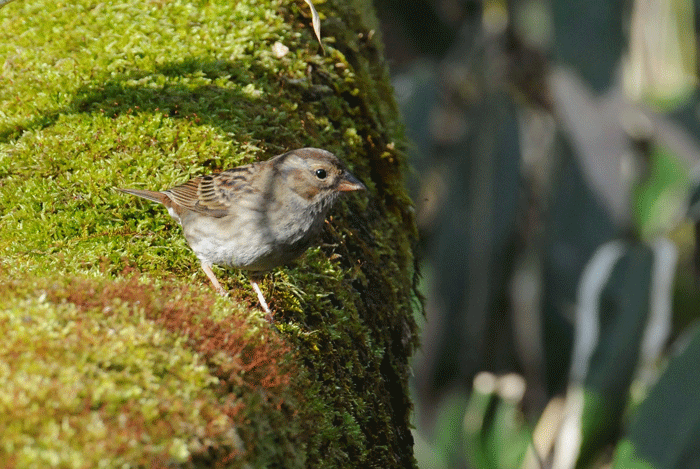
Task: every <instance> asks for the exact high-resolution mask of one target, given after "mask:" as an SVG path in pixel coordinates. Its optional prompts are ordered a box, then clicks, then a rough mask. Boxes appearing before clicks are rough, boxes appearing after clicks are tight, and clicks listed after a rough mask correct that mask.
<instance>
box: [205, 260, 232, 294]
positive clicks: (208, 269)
mask: <svg viewBox="0 0 700 469" xmlns="http://www.w3.org/2000/svg"><path fill="white" fill-rule="evenodd" d="M202 270H204V273H205V274H207V277H209V280H211V283H212V284H213V285H214V289H215V290H216V292H217V293H218V294H219V295H221V296H226V295H228V293H226V290H224V289H223V287H222V286H221V284H220V283H219V281H218V280H217V279H216V275H214V272H212V270H211V266H210V265H208V264H204V263H202Z"/></svg>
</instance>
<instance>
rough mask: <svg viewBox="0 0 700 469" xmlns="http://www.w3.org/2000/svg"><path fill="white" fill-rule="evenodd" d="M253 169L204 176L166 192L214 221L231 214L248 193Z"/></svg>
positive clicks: (240, 169)
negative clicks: (232, 209) (250, 174)
mask: <svg viewBox="0 0 700 469" xmlns="http://www.w3.org/2000/svg"><path fill="white" fill-rule="evenodd" d="M248 174H249V168H248V167H246V166H240V167H238V168H233V169H229V170H227V171H223V172H221V173H219V174H215V175H210V176H201V177H196V178H194V179H191V180H189V181H188V182H186V183H185V184H183V185H181V186H177V187H173V188H172V189H169V190H167V191H165V192H166V193H167V194H168V195H169V196H170V197H171V198H172V199H173V201H175V202H176V203H177V204H179V205H181V206H183V207H185V208H187V209H189V210H192V211H195V212H198V213H201V214H203V215H208V216H210V217H216V218H220V217H224V216H226V215H229V214H230V213H231V207H232V206H233V205H234V204H236V202H237V199H238V198H239V197H240V196H241V194H244V193H248V192H249V189H250V184H249V183H248V181H247V177H248Z"/></svg>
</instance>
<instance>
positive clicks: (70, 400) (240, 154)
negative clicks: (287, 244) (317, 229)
mask: <svg viewBox="0 0 700 469" xmlns="http://www.w3.org/2000/svg"><path fill="white" fill-rule="evenodd" d="M315 3H316V7H317V9H318V10H319V13H320V14H321V17H322V28H323V38H324V44H325V46H326V54H325V55H320V47H319V46H318V43H317V42H316V39H315V38H314V36H313V32H312V30H311V27H310V23H311V19H310V14H309V10H308V7H307V6H306V4H305V3H304V2H303V1H302V0H296V1H282V0H280V1H273V2H259V1H257V0H255V1H253V0H246V1H238V2H227V1H213V2H186V1H184V0H173V1H160V0H152V1H147V2H143V1H141V0H139V1H134V0H125V1H124V2H121V3H119V2H118V3H99V2H91V1H89V0H78V1H76V2H70V3H60V2H50V1H47V0H22V1H16V2H12V3H10V4H8V5H7V6H6V7H4V8H2V9H0V57H2V58H3V59H2V60H4V62H3V63H2V64H1V65H2V67H0V252H1V253H2V254H1V255H0V256H1V257H0V274H1V275H2V276H3V278H4V279H6V282H3V283H0V294H2V295H3V297H4V298H5V301H4V302H3V306H2V307H0V328H2V332H3V334H4V336H6V337H9V339H8V340H7V341H5V343H4V344H3V346H2V348H1V349H0V350H2V352H1V354H0V374H2V377H3V382H7V383H10V384H9V385H8V386H7V387H3V389H2V391H0V403H2V405H3V409H4V410H5V412H2V413H1V414H0V431H1V432H2V433H3V440H4V441H3V442H2V445H3V446H0V460H3V461H10V462H9V463H8V467H45V466H46V465H47V464H53V465H57V466H59V467H98V466H102V467H122V466H123V465H125V466H126V467H128V466H131V467H136V466H153V465H156V466H157V465H158V464H160V465H174V466H181V467H218V466H220V465H229V466H231V467H370V466H372V467H383V468H391V467H410V466H411V465H413V464H414V461H413V456H412V443H411V441H412V440H411V435H410V432H409V430H408V428H409V422H408V419H409V412H410V409H411V404H410V402H409V400H408V392H407V379H408V365H407V360H408V356H409V355H410V353H411V351H412V349H413V347H414V346H415V340H416V339H415V324H414V322H413V319H412V311H411V309H412V304H411V301H412V298H413V285H414V279H415V271H414V267H413V266H414V262H413V253H412V248H413V244H414V242H415V224H414V216H413V212H412V211H411V209H410V201H409V199H408V197H407V195H406V192H405V189H404V186H403V184H404V179H403V175H404V172H405V154H404V152H403V148H404V146H405V143H404V139H403V135H402V131H401V127H400V125H399V123H398V113H397V109H396V105H395V103H394V100H393V97H392V90H391V86H390V84H389V80H388V75H387V70H386V67H385V64H384V62H383V58H382V56H381V44H380V42H379V38H378V31H377V30H376V27H377V26H376V24H375V21H376V20H375V19H374V17H373V15H372V14H371V13H368V12H371V5H370V2H362V1H359V0H358V1H356V2H346V1H341V0H328V1H326V2H315ZM276 42H280V43H282V44H284V45H285V46H287V47H289V53H288V54H286V55H285V56H283V57H277V56H276V55H275V54H274V52H273V45H274V44H275V43H276ZM303 146H316V147H322V148H326V149H328V150H330V151H332V152H334V153H336V154H337V155H338V156H339V157H341V159H343V160H344V161H345V162H347V164H348V166H349V167H350V169H351V171H352V172H353V173H354V174H355V175H357V176H358V177H360V178H361V179H362V180H363V182H365V184H366V185H367V187H368V189H369V190H368V191H367V193H363V194H354V195H352V196H351V197H349V198H346V199H344V200H343V201H341V202H340V203H339V204H338V206H337V207H336V209H335V210H334V211H333V212H332V215H331V217H330V219H329V222H330V223H328V224H327V227H326V229H325V231H324V232H323V235H322V239H321V240H320V246H319V247H316V248H312V249H310V250H309V251H308V252H307V253H306V254H305V255H304V256H302V258H301V259H300V260H299V261H298V262H295V263H294V264H292V265H290V266H287V267H283V268H280V269H277V270H276V271H275V272H274V273H273V274H272V275H271V276H269V277H268V278H267V279H266V280H265V281H264V282H263V290H264V291H265V293H266V296H267V297H268V298H269V299H270V303H271V306H272V308H273V309H274V310H275V312H276V321H277V323H276V327H277V329H276V330H272V329H270V328H269V327H267V326H266V325H265V324H264V323H263V322H261V319H260V314H259V311H258V309H257V307H256V301H255V297H254V295H253V294H252V293H251V292H250V290H249V287H248V283H247V279H246V277H245V275H244V274H240V273H237V272H226V271H224V270H223V269H218V270H217V274H218V275H219V277H220V278H221V279H222V280H223V282H222V284H223V285H224V287H225V288H227V289H229V290H230V291H231V297H230V298H228V299H220V298H216V297H215V295H214V294H213V292H212V291H211V287H210V285H209V284H208V280H207V278H206V276H205V275H204V274H203V273H202V272H201V269H200V268H199V266H198V263H197V261H196V259H195V257H194V255H193V254H192V252H191V251H190V250H189V248H188V247H187V245H186V243H185V241H184V238H183V237H182V233H181V230H180V228H179V227H178V226H177V224H176V223H175V222H174V221H172V220H171V219H170V217H169V216H168V215H167V213H166V212H165V210H163V209H162V207H158V206H155V205H154V204H149V203H146V202H143V201H140V200H136V199H134V198H131V197H128V196H125V195H124V194H121V193H119V192H117V191H115V190H114V188H115V187H134V188H148V189H165V188H168V187H170V186H172V185H175V184H178V183H182V182H184V181H186V180H187V179H189V178H191V177H193V176H195V175H201V174H206V173H208V172H212V171H217V170H222V169H226V168H229V167H233V166H236V165H239V164H243V163H249V162H252V161H255V160H258V159H263V158H268V157H271V156H273V155H275V154H278V153H281V152H284V151H287V150H289V149H293V148H299V147H303ZM134 272H139V274H138V275H137V276H134ZM10 279H12V280H10ZM17 396H21V397H22V400H21V402H22V403H23V404H22V405H16V406H14V407H13V405H12V404H8V403H10V402H14V399H17ZM246 465H249V466H246Z"/></svg>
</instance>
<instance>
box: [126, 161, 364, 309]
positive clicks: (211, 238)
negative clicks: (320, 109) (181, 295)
mask: <svg viewBox="0 0 700 469" xmlns="http://www.w3.org/2000/svg"><path fill="white" fill-rule="evenodd" d="M364 189H365V186H364V184H362V183H361V182H360V181H359V180H357V178H355V176H353V175H352V174H350V173H349V172H348V171H347V169H345V166H344V165H343V163H342V162H341V161H340V160H339V159H338V158H337V157H336V156H335V155H334V154H333V153H331V152H329V151H326V150H321V149H319V148H301V149H298V150H293V151H290V152H287V153H284V154H282V155H278V156H275V157H274V158H272V159H270V160H267V161H262V162H258V163H253V164H248V165H244V166H239V167H237V168H233V169H229V170H226V171H223V172H221V173H218V174H212V175H208V176H201V177H196V178H194V179H191V180H190V181H188V182H186V183H185V184H183V185H181V186H176V187H173V188H172V189H168V190H165V191H161V192H156V191H146V190H138V189H119V190H120V191H122V192H126V193H128V194H133V195H136V196H138V197H143V198H144V199H148V200H151V201H153V202H158V203H161V204H163V205H165V207H166V208H167V209H168V213H169V214H170V216H171V217H173V218H174V219H175V220H177V221H178V222H179V223H180V225H182V229H183V231H184V234H185V239H187V243H188V244H189V245H190V247H191V248H192V250H193V251H194V253H195V254H196V255H197V257H198V258H199V260H200V262H201V264H202V269H204V272H205V273H206V274H207V277H209V280H211V283H212V284H213V285H214V288H215V289H216V291H217V292H219V293H220V294H222V295H226V292H225V290H224V289H223V288H222V287H221V285H220V284H219V281H218V280H217V279H216V276H215V275H214V272H212V270H211V266H212V265H213V264H216V265H221V266H226V267H235V268H238V269H243V270H248V271H252V272H265V271H268V270H270V269H272V268H274V267H277V266H279V265H283V264H285V263H287V262H289V261H291V260H292V259H294V258H296V257H298V256H300V255H301V254H302V253H303V252H304V251H306V249H307V248H308V247H309V246H310V245H311V243H312V242H313V241H314V238H315V237H316V236H317V235H318V233H319V232H320V231H321V227H322V226H323V222H324V219H325V217H326V213H327V212H328V209H329V208H330V207H331V205H332V203H333V201H334V200H335V199H336V198H337V196H338V195H339V194H341V193H343V192H350V191H359V190H364ZM251 284H252V286H253V289H254V290H255V293H256V294H257V295H258V300H259V301H260V305H261V306H262V308H263V309H264V310H265V313H266V315H267V317H268V319H269V318H271V317H272V316H271V312H270V309H269V308H268V306H267V303H266V302H265V298H263V295H262V292H261V291H260V287H259V286H258V284H257V282H256V281H255V280H253V279H252V278H251Z"/></svg>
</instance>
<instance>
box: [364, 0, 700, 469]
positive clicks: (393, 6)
mask: <svg viewBox="0 0 700 469" xmlns="http://www.w3.org/2000/svg"><path fill="white" fill-rule="evenodd" d="M375 3H376V6H377V8H378V11H379V16H380V20H381V25H382V29H383V37H384V41H385V43H386V52H387V55H388V57H389V60H390V66H391V69H392V76H393V81H394V87H395V91H396V96H397V99H398V101H399V104H400V106H401V108H402V112H403V115H404V119H405V123H406V127H407V130H408V133H409V135H410V137H411V138H412V141H413V143H414V146H413V148H412V155H411V156H412V161H413V167H414V170H415V172H414V178H413V186H412V191H413V196H414V199H415V201H416V209H417V211H418V215H419V223H420V229H421V234H422V245H421V249H422V256H423V259H424V260H423V265H422V269H423V273H424V283H423V292H424V293H425V296H426V298H427V307H426V311H427V314H426V316H427V317H426V323H425V326H424V328H423V337H422V351H421V353H420V354H419V355H418V356H417V357H416V359H415V363H414V369H415V377H414V380H413V388H414V391H415V398H416V422H415V423H416V431H415V436H416V441H417V443H416V457H417V459H418V461H419V465H420V466H421V467H422V468H426V469H427V468H538V467H552V468H582V467H613V468H630V467H633V468H700V366H699V365H698V362H699V361H700V329H699V328H698V325H697V324H698V317H699V316H700V294H699V293H700V291H699V290H698V285H699V283H698V279H697V273H698V272H699V271H700V269H698V266H699V265H700V262H699V259H700V256H698V254H696V253H695V244H696V241H697V240H698V239H700V230H699V226H700V225H699V224H698V223H699V221H700V204H699V202H698V201H699V200H700V191H698V190H697V181H698V177H699V174H698V172H697V160H698V157H699V156H700V118H699V115H700V106H699V102H698V89H697V77H698V60H697V54H698V46H697V38H698V29H699V28H700V23H699V21H700V20H699V18H700V16H699V15H698V11H699V10H700V0H695V2H694V3H693V1H691V0H630V1H627V2H621V1H601V2H595V1H589V0H549V1H544V0H511V1H492V0H483V1H474V0H407V1H406V0H404V1H399V0H376V1H375Z"/></svg>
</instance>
